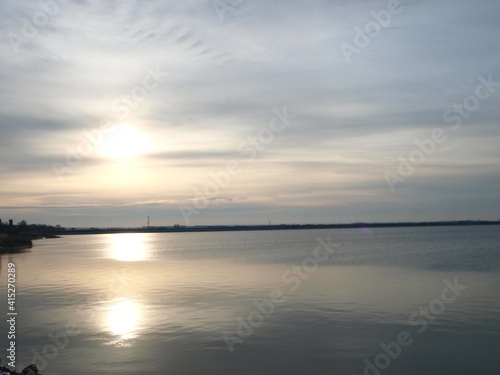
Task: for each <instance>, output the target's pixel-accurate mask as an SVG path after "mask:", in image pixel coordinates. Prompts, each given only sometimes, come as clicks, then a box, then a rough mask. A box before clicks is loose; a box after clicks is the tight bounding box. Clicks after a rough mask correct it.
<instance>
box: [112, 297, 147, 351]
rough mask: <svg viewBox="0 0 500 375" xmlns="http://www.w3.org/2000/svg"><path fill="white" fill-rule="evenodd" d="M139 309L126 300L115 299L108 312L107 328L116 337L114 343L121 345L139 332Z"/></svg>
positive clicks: (135, 304)
mask: <svg viewBox="0 0 500 375" xmlns="http://www.w3.org/2000/svg"><path fill="white" fill-rule="evenodd" d="M139 317H140V314H139V307H138V305H137V303H135V302H133V301H130V300H128V299H126V298H120V299H117V300H116V301H115V302H114V304H113V306H111V308H110V310H109V312H108V319H107V327H108V330H109V332H111V333H112V334H113V335H115V336H117V339H118V340H117V341H116V343H118V342H120V343H123V342H124V341H126V340H130V339H132V338H134V337H136V336H137V332H138V330H139Z"/></svg>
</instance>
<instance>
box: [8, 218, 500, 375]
mask: <svg viewBox="0 0 500 375" xmlns="http://www.w3.org/2000/svg"><path fill="white" fill-rule="evenodd" d="M328 238H329V239H328ZM0 260H1V280H2V283H1V288H0V293H1V295H2V298H1V301H2V304H3V311H4V316H5V317H6V316H7V315H6V314H7V308H8V305H7V289H6V285H7V271H8V263H9V262H13V263H15V265H16V276H17V280H16V289H17V290H16V291H17V296H16V298H17V300H16V311H17V312H18V315H17V317H16V351H17V353H16V355H17V358H16V362H17V364H18V366H19V367H20V366H22V365H27V364H29V363H31V362H33V361H36V363H37V364H38V367H39V369H44V370H43V373H44V374H47V375H67V374H73V375H79V374H86V375H88V374H124V375H125V374H127V375H128V374H130V375H132V374H134V375H136V374H214V375H215V374H217V375H221V374H329V375H331V374H347V375H353V374H354V375H358V374H371V375H378V374H403V375H412V374H419V375H420V374H426V375H434V374H439V375H442V374H454V375H456V374H476V375H478V374H495V375H498V374H500V355H499V350H500V298H499V297H500V226H478V227H427V228H423V227H421V228H381V229H363V230H359V229H338V230H331V229H323V230H297V231H259V232H218V233H161V234H107V235H76V236H66V237H64V238H61V239H49V240H40V241H36V242H35V246H34V247H33V249H32V250H31V251H30V252H27V253H22V254H11V255H7V254H3V255H1V258H0ZM6 320H7V319H2V323H1V329H2V330H1V332H2V337H1V338H0V343H1V345H2V351H3V353H6V350H5V349H6V348H8V341H9V340H8V339H7V331H8V328H9V326H8V323H7V321H6ZM384 348H385V349H384ZM2 359H3V361H2V364H5V355H2ZM19 367H18V369H19Z"/></svg>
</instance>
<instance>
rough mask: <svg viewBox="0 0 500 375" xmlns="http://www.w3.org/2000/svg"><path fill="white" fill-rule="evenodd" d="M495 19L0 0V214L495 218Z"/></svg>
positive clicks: (491, 4)
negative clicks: (0, 67) (0, 0)
mask: <svg viewBox="0 0 500 375" xmlns="http://www.w3.org/2000/svg"><path fill="white" fill-rule="evenodd" d="M499 14H500V3H499V2H498V1H496V0H490V1H488V0H479V1H475V2H471V1H469V0H467V1H466V0H445V1H440V2H436V1H426V0H413V1H407V0H405V1H404V2H401V3H399V2H398V1H397V0H391V1H352V0H351V1H340V0H339V1H335V0H330V1H326V0H317V1H307V2H306V1H299V0H216V1H212V0H197V1H194V0H184V1H173V0H171V1H139V0H137V1H132V0H130V1H125V0H123V1H85V0H69V1H68V0H64V1H63V0H60V1H56V0H42V1H41V2H37V1H27V0H24V1H18V0H8V1H2V2H1V3H0V62H1V66H2V69H1V70H0V82H1V85H0V218H2V219H4V220H5V219H8V218H14V220H15V221H19V220H21V219H26V220H27V221H28V222H43V223H49V224H58V223H59V224H61V225H64V226H76V227H79V226H142V225H145V224H146V217H147V216H150V218H151V225H173V224H176V223H179V224H189V225H197V224H217V223H220V224H254V223H255V224H256V223H267V222H268V220H270V221H271V222H272V223H276V224H277V223H340V222H353V221H357V220H359V221H402V220H447V219H451V220H459V219H494V220H496V219H499V218H500V212H499V209H500V189H499V188H500V163H499V162H500V155H499V144H500V127H499V114H500V106H499V101H500V42H499V41H500V38H499V36H500V25H499V23H498V15H499ZM497 82H499V83H497Z"/></svg>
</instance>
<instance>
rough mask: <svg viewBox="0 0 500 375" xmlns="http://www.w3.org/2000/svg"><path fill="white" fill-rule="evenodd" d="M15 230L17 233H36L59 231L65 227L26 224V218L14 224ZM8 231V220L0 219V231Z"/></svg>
mask: <svg viewBox="0 0 500 375" xmlns="http://www.w3.org/2000/svg"><path fill="white" fill-rule="evenodd" d="M15 229H16V231H17V232H19V233H38V232H43V233H45V232H51V231H61V230H65V228H63V227H61V226H60V225H59V224H57V225H56V226H54V225H47V224H28V223H27V222H26V220H21V221H19V222H18V223H17V224H16V228H15ZM8 231H9V222H8V221H6V222H5V221H3V220H1V219H0V233H5V232H8Z"/></svg>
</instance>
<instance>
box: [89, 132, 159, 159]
mask: <svg viewBox="0 0 500 375" xmlns="http://www.w3.org/2000/svg"><path fill="white" fill-rule="evenodd" d="M150 149H151V142H150V140H149V137H148V136H147V135H146V133H144V132H143V131H141V130H139V129H138V128H137V127H135V126H133V125H130V124H118V125H116V126H115V127H114V129H113V130H112V131H111V132H110V133H109V134H106V136H105V137H104V140H103V142H102V144H101V145H100V147H99V151H100V152H101V153H102V154H103V155H105V156H107V157H110V158H114V159H123V158H131V157H135V156H138V155H142V154H145V153H147V152H148V151H149V150H150Z"/></svg>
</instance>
